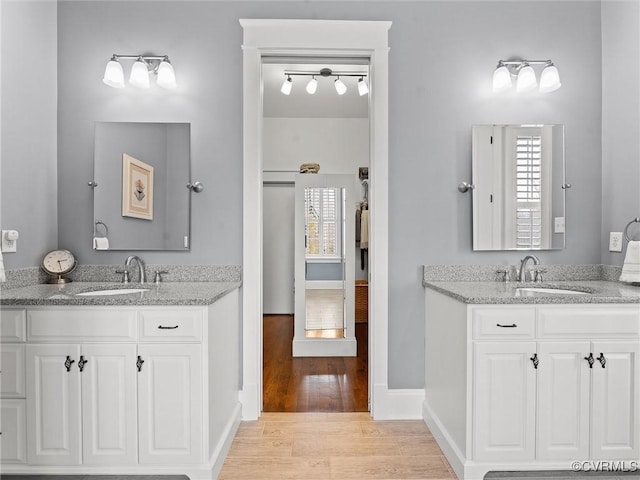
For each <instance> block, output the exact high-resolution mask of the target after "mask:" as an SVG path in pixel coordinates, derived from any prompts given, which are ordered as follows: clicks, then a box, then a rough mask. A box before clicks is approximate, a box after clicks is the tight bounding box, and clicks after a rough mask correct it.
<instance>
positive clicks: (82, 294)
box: [76, 288, 149, 297]
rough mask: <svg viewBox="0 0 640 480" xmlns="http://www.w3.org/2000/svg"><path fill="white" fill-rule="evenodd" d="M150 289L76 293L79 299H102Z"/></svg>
mask: <svg viewBox="0 0 640 480" xmlns="http://www.w3.org/2000/svg"><path fill="white" fill-rule="evenodd" d="M148 291H149V289H148V288H114V289H111V290H89V291H88V292H82V293H76V296H78V297H101V296H106V295H127V294H129V293H141V292H148Z"/></svg>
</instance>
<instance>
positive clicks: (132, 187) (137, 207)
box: [122, 153, 153, 220]
mask: <svg viewBox="0 0 640 480" xmlns="http://www.w3.org/2000/svg"><path fill="white" fill-rule="evenodd" d="M122 216H123V217H133V218H139V219H142V220H153V166H151V165H149V164H147V163H145V162H143V161H142V160H138V159H137V158H134V157H132V156H131V155H128V154H126V153H123V154H122Z"/></svg>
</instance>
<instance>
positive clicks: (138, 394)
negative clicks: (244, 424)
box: [0, 282, 241, 479]
mask: <svg viewBox="0 0 640 480" xmlns="http://www.w3.org/2000/svg"><path fill="white" fill-rule="evenodd" d="M124 287H129V286H128V285H127V286H125V285H122V284H100V283H97V284H93V283H86V282H77V283H72V284H68V285H65V286H63V287H59V286H56V285H35V286H31V287H25V288H19V289H11V290H7V291H3V294H2V299H1V302H2V310H1V314H2V316H1V318H0V327H1V333H2V356H1V360H2V374H1V377H0V380H1V382H0V386H1V390H0V394H1V395H2V405H1V406H2V409H1V410H2V411H1V414H2V437H1V439H2V440H1V442H2V443H1V444H0V453H1V455H2V458H1V461H2V470H3V474H10V473H14V474H18V473H22V474H63V475H64V474H92V473H93V474H107V473H108V474H144V475H158V474H186V475H188V476H189V477H190V478H191V479H211V478H216V476H217V473H218V472H219V470H220V468H221V467H222V463H223V461H224V457H225V455H226V452H227V450H228V448H229V446H230V444H231V441H232V439H233V436H234V435H235V431H236V429H237V427H238V425H239V422H240V414H241V411H240V404H239V401H238V392H239V388H240V380H239V377H240V364H239V361H240V360H239V359H240V353H239V348H240V318H239V294H238V287H239V283H238V282H182V283H163V284H160V285H148V284H145V285H136V287H141V288H142V289H144V290H143V291H141V292H140V291H138V292H134V293H127V294H117V292H116V294H109V295H107V294H101V292H103V293H107V292H113V291H117V290H118V289H122V288H124ZM134 290H135V289H134ZM82 294H85V295H82Z"/></svg>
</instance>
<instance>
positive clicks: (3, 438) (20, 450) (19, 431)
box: [0, 399, 27, 464]
mask: <svg viewBox="0 0 640 480" xmlns="http://www.w3.org/2000/svg"><path fill="white" fill-rule="evenodd" d="M24 408H25V400H24V399H21V400H2V401H0V462H2V464H7V463H25V462H26V461H27V444H26V441H25V439H26V437H27V427H26V425H25V418H26V416H25V411H24Z"/></svg>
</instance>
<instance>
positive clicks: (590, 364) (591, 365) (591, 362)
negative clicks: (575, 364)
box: [584, 352, 595, 368]
mask: <svg viewBox="0 0 640 480" xmlns="http://www.w3.org/2000/svg"><path fill="white" fill-rule="evenodd" d="M584 359H585V360H586V361H587V363H589V368H593V364H594V363H595V360H594V359H593V353H591V352H589V356H588V357H584Z"/></svg>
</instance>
